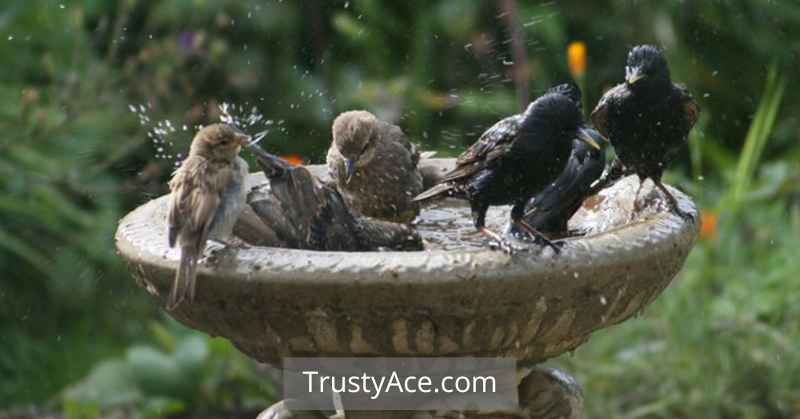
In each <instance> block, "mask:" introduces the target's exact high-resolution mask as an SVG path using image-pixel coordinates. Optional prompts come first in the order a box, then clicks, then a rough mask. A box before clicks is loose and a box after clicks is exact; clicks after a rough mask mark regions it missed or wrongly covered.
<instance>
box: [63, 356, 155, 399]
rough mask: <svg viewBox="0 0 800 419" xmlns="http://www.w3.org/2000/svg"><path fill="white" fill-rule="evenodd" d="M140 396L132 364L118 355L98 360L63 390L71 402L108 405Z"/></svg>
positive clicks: (65, 396)
mask: <svg viewBox="0 0 800 419" xmlns="http://www.w3.org/2000/svg"><path fill="white" fill-rule="evenodd" d="M141 399H142V393H141V392H140V391H139V389H138V388H137V386H136V382H135V380H134V374H133V370H132V366H131V365H129V364H128V363H126V362H125V361H124V360H121V359H112V360H108V361H103V362H101V363H99V364H98V365H97V366H96V367H94V369H92V372H91V373H89V375H88V376H87V377H86V378H84V379H83V380H81V381H80V382H78V383H77V384H75V385H73V386H71V387H69V388H67V389H66V390H65V391H64V400H65V401H66V402H69V403H72V406H73V407H74V406H99V407H101V408H108V407H113V406H120V405H126V404H131V403H134V402H137V401H139V400H141Z"/></svg>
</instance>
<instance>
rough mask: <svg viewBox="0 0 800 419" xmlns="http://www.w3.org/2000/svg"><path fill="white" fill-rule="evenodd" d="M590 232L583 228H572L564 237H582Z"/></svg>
mask: <svg viewBox="0 0 800 419" xmlns="http://www.w3.org/2000/svg"><path fill="white" fill-rule="evenodd" d="M590 231H591V230H589V229H585V228H574V229H570V230H569V231H567V236H566V237H583V236H585V235H587V234H589V232H590Z"/></svg>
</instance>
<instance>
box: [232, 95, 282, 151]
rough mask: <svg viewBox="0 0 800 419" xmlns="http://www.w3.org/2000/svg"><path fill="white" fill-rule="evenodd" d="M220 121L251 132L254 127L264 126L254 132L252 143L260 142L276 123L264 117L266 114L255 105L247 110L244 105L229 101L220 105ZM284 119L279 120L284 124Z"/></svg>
mask: <svg viewBox="0 0 800 419" xmlns="http://www.w3.org/2000/svg"><path fill="white" fill-rule="evenodd" d="M219 111H220V116H219V119H220V121H222V122H224V123H226V124H230V125H233V126H235V127H238V128H239V129H241V130H242V131H245V132H249V131H252V130H253V129H258V128H263V129H262V130H261V131H259V132H257V133H255V134H252V137H253V138H252V139H251V140H250V144H253V145H255V144H258V143H259V142H260V141H261V140H263V139H264V138H265V137H266V136H267V134H269V132H270V127H271V126H272V125H274V121H273V120H271V119H266V120H265V119H264V115H263V114H262V113H261V112H260V111H259V110H258V108H256V107H255V106H253V107H251V108H250V109H249V110H246V108H245V106H243V105H234V104H230V103H228V102H222V104H221V105H219ZM282 123H283V120H281V121H279V124H282Z"/></svg>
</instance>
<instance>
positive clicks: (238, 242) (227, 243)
mask: <svg viewBox="0 0 800 419" xmlns="http://www.w3.org/2000/svg"><path fill="white" fill-rule="evenodd" d="M208 241H210V242H212V243H214V244H216V245H217V246H220V247H222V249H224V250H228V249H231V250H233V249H249V248H250V245H249V244H247V242H245V241H244V240H242V239H239V238H238V237H233V238H231V239H230V240H221V239H208Z"/></svg>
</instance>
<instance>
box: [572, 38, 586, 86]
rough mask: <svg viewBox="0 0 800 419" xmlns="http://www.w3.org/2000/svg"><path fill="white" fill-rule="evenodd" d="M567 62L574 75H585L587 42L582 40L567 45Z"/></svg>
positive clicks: (575, 76)
mask: <svg viewBox="0 0 800 419" xmlns="http://www.w3.org/2000/svg"><path fill="white" fill-rule="evenodd" d="M567 64H568V65H569V72H570V73H571V74H572V77H574V78H576V79H577V78H579V77H583V75H584V74H585V73H586V44H585V43H583V42H581V41H575V42H571V43H570V44H569V46H567Z"/></svg>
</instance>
